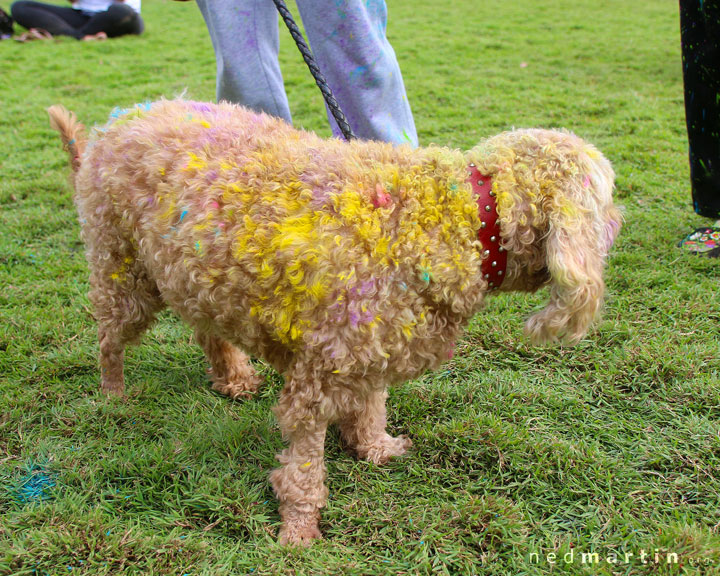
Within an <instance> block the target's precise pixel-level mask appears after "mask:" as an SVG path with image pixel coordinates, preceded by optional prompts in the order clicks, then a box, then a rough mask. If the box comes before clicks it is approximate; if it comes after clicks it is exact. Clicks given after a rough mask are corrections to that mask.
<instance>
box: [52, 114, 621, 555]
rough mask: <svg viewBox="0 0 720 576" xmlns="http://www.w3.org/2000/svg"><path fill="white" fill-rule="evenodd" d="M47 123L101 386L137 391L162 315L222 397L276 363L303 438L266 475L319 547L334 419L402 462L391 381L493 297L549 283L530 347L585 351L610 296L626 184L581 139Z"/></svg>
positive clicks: (282, 408) (288, 422)
mask: <svg viewBox="0 0 720 576" xmlns="http://www.w3.org/2000/svg"><path fill="white" fill-rule="evenodd" d="M49 113H50V117H51V123H52V125H53V127H54V128H56V129H57V130H59V131H60V133H61V135H62V139H63V142H64V144H65V147H66V148H67V149H68V150H69V152H70V158H71V164H72V168H73V178H72V179H73V183H74V187H75V203H76V204H77V208H78V212H79V215H80V221H81V223H82V232H83V237H84V240H85V242H86V244H87V258H88V261H89V265H90V270H91V276H90V283H91V291H90V298H91V300H92V303H93V305H94V307H95V313H96V317H97V322H98V325H99V327H98V331H99V340H100V364H101V367H102V389H103V390H104V391H105V392H112V393H116V394H122V393H123V388H124V384H123V351H124V349H125V346H126V345H127V344H129V343H131V342H133V341H135V340H137V339H138V338H139V337H140V335H141V334H142V333H143V332H144V331H145V330H146V329H147V327H148V326H149V325H150V324H151V322H152V320H153V318H154V316H155V314H156V313H157V312H158V311H159V310H160V309H161V308H163V307H164V306H169V307H170V308H172V309H173V310H174V311H175V312H177V313H178V314H180V315H181V316H182V317H183V318H184V319H185V320H186V321H187V322H188V323H189V324H190V325H191V326H192V327H193V328H194V330H195V333H196V336H197V340H198V342H199V343H200V344H201V346H202V347H203V348H204V350H205V353H206V355H207V357H208V360H209V361H210V365H211V368H212V378H213V381H214V384H213V388H214V389H215V390H218V391H219V392H222V393H224V394H227V395H229V396H232V397H233V398H237V397H240V396H245V395H248V394H250V393H252V392H254V391H255V390H256V389H257V387H258V384H259V379H258V377H257V376H256V375H255V372H254V370H253V368H252V366H251V365H250V364H249V362H248V357H247V356H246V353H251V354H256V355H257V356H260V357H262V358H265V359H266V360H267V361H268V362H270V363H271V364H272V366H274V367H275V368H276V369H277V370H278V371H279V372H280V373H282V374H283V376H284V378H285V386H284V388H283V390H282V392H281V394H280V398H279V402H278V405H277V407H276V408H275V414H276V415H277V419H278V422H279V424H280V428H281V430H282V433H283V435H284V437H285V438H286V439H287V440H288V441H289V447H288V448H287V449H285V450H284V451H283V452H282V454H281V455H280V456H279V460H280V463H281V467H280V468H278V469H277V470H275V471H273V472H272V474H271V475H270V481H271V482H272V485H273V487H274V490H275V493H276V494H277V497H278V498H279V500H280V514H281V516H282V520H283V525H282V528H281V531H280V540H281V541H282V542H293V543H300V542H307V541H309V540H311V539H313V538H317V537H319V536H320V531H319V529H318V521H319V517H320V509H321V508H322V507H323V506H324V505H325V501H326V497H327V489H326V488H325V486H324V479H325V466H324V462H323V450H324V448H323V444H324V441H325V432H326V429H327V426H328V424H330V423H332V422H337V423H338V425H339V427H340V430H341V433H342V436H343V438H344V439H345V441H346V442H347V443H348V444H349V445H350V446H351V447H352V448H353V449H354V450H355V451H356V452H357V454H358V455H359V456H360V457H362V458H366V459H368V460H371V461H373V462H376V463H382V462H386V461H387V460H388V459H389V458H391V457H393V456H399V455H401V454H403V453H404V452H405V451H406V450H407V449H408V447H409V446H410V441H409V440H408V439H406V438H403V437H400V438H393V437H391V436H390V435H388V434H387V432H386V431H385V427H386V413H385V399H386V396H387V393H386V390H387V388H388V386H390V385H391V384H395V383H399V382H402V381H404V380H407V379H409V378H413V377H416V376H418V375H420V374H422V373H423V372H424V371H426V370H428V369H432V368H435V367H437V366H438V365H439V364H440V363H442V362H443V361H444V360H447V359H448V357H449V356H451V355H452V350H453V346H454V343H455V341H456V340H457V338H458V336H459V334H460V331H461V329H462V328H463V326H464V324H465V323H466V321H467V320H468V319H469V318H470V317H471V316H472V315H473V314H474V313H475V312H477V311H478V310H479V308H480V306H481V304H482V301H483V298H484V296H485V294H486V293H487V292H488V291H489V290H490V289H491V284H494V285H495V287H498V286H499V287H500V289H501V290H526V291H527V290H530V291H531V290H536V289H537V288H539V287H541V286H543V285H546V284H549V285H550V287H551V288H550V303H549V304H548V306H547V307H546V308H545V309H543V310H542V311H540V312H538V313H537V314H535V315H534V316H532V317H531V318H530V319H529V320H528V322H527V324H526V329H527V332H528V333H529V334H530V335H531V336H532V337H533V339H534V340H535V341H550V340H556V339H559V338H562V339H564V340H566V341H570V342H574V341H577V340H578V339H580V338H581V337H582V336H583V335H584V334H585V333H586V331H587V329H588V326H589V325H590V323H591V321H592V320H593V318H594V317H595V316H596V313H597V311H598V308H599V307H600V305H601V300H602V296H603V291H604V284H603V279H602V271H603V267H604V261H605V258H606V256H607V253H608V250H609V248H610V246H611V245H612V242H613V239H614V237H615V235H616V233H617V231H618V229H619V223H620V220H621V217H620V214H619V213H618V211H617V210H616V209H615V208H614V207H613V204H612V198H611V194H612V188H613V172H612V169H611V167H610V164H609V163H608V162H607V160H606V159H605V158H604V157H603V156H602V155H601V154H600V153H599V152H598V151H597V150H596V149H595V148H593V147H592V146H591V145H589V144H587V143H585V142H583V141H582V140H581V139H579V138H577V137H576V136H574V135H572V134H570V133H567V132H555V131H546V130H524V131H514V132H507V133H504V134H501V135H499V136H497V137H494V138H490V139H489V140H486V141H484V142H483V143H481V144H480V145H479V146H477V147H475V148H473V149H472V150H470V151H469V152H467V153H462V152H458V151H454V150H449V149H446V148H439V147H435V148H433V147H431V148H421V149H416V150H413V149H411V148H410V147H406V146H400V147H393V146H391V145H389V144H384V143H379V142H359V141H353V142H349V143H347V142H343V141H340V140H323V139H321V138H319V137H318V136H316V135H314V134H310V133H306V132H302V131H299V130H295V129H293V128H292V126H290V125H288V124H286V123H284V122H282V121H280V120H277V119H274V118H272V117H270V116H266V115H262V114H255V113H253V112H250V111H248V110H246V109H244V108H241V107H237V106H232V105H229V104H221V105H217V106H216V105H210V104H203V103H196V102H187V101H181V100H177V101H162V102H158V103H154V104H152V105H150V104H147V105H143V106H137V107H135V108H134V109H131V110H123V111H116V112H114V113H113V116H114V117H115V118H111V122H110V123H109V124H108V125H107V126H105V127H104V128H102V129H99V130H97V133H96V134H95V135H94V136H93V138H92V142H91V143H89V144H87V145H86V139H85V136H84V131H83V128H82V125H80V124H79V123H78V122H77V121H76V120H75V117H74V116H73V115H72V114H70V113H68V112H67V111H65V110H64V109H62V108H61V107H58V106H54V107H52V108H51V109H50V110H49ZM486 192H487V193H488V194H487V197H484V199H483V200H482V201H480V202H479V204H478V197H477V195H478V194H480V195H482V194H485V193H486ZM488 218H489V220H488ZM495 218H497V223H496V224H493V220H494V219H495ZM493 225H495V226H496V227H497V228H496V230H497V231H496V232H493V231H492V229H493ZM486 228H490V234H492V235H491V236H490V237H487V238H485V237H483V236H482V235H481V236H480V237H479V236H478V233H479V231H481V232H482V231H483V230H484V229H486ZM501 283H502V284H501Z"/></svg>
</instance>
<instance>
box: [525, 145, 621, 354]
mask: <svg viewBox="0 0 720 576" xmlns="http://www.w3.org/2000/svg"><path fill="white" fill-rule="evenodd" d="M593 150H594V149H593ZM586 167H588V168H589V170H588V172H589V175H588V176H587V177H586V178H584V179H583V182H582V184H581V183H580V182H579V181H578V180H577V179H576V182H575V183H574V184H573V185H571V186H570V188H571V189H572V188H575V189H574V190H569V194H568V198H569V199H571V201H570V202H569V203H568V204H565V205H564V206H563V207H562V208H561V209H558V207H557V206H555V207H554V208H551V209H549V210H547V211H546V214H548V220H549V228H548V231H547V236H546V238H545V242H544V252H545V265H546V267H547V270H548V272H549V275H550V302H549V303H548V305H547V306H546V307H545V308H544V309H543V310H541V311H539V312H538V313H536V314H534V315H533V316H531V317H530V318H529V319H528V320H527V322H526V323H525V333H526V334H528V335H529V336H530V337H531V338H532V340H533V341H534V342H536V343H546V342H553V341H557V340H560V341H563V342H565V343H568V344H575V343H577V342H578V341H579V340H580V339H582V338H583V337H584V336H585V334H586V333H587V331H588V329H589V328H590V325H591V324H592V322H593V320H595V318H596V317H597V315H598V312H599V310H600V308H601V306H602V302H603V295H604V292H605V283H604V281H603V270H604V267H605V259H606V257H607V254H608V251H609V250H610V247H611V246H612V244H613V241H614V240H615V237H616V236H617V234H618V231H619V230H620V224H621V221H622V215H621V214H620V212H619V211H618V210H617V209H616V208H615V207H614V206H613V204H612V189H613V181H614V174H613V171H612V168H611V167H610V164H609V162H607V160H605V159H604V158H603V157H602V156H601V155H600V154H599V153H597V157H596V158H594V159H592V160H590V159H588V162H587V164H586ZM588 172H586V173H588Z"/></svg>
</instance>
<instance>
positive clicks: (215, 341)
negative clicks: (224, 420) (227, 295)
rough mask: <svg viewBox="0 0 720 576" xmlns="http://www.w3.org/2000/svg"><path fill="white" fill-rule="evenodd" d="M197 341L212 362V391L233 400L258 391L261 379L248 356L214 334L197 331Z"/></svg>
mask: <svg viewBox="0 0 720 576" xmlns="http://www.w3.org/2000/svg"><path fill="white" fill-rule="evenodd" d="M195 339H196V340H197V341H198V344H200V346H202V348H203V350H204V351H205V355H206V356H207V359H208V361H209V362H210V367H211V377H212V381H213V385H212V389H213V390H215V391H216V392H219V393H220V394H224V395H226V396H229V397H230V398H232V399H233V400H236V399H238V398H244V397H247V396H249V395H251V394H252V393H253V392H255V391H256V390H257V389H258V386H259V385H260V378H259V377H258V375H257V374H256V373H255V369H254V368H253V367H252V365H251V364H250V360H249V358H248V357H247V355H246V354H245V353H244V352H242V351H241V350H239V349H238V348H236V347H235V346H233V345H232V344H230V343H229V342H227V341H225V340H223V339H221V338H218V337H217V336H215V335H213V334H209V333H207V332H203V331H200V330H197V331H196V332H195Z"/></svg>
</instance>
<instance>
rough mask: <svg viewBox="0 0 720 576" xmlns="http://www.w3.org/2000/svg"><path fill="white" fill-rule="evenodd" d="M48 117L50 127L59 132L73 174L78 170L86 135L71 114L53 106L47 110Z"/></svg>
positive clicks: (56, 105)
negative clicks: (68, 156)
mask: <svg viewBox="0 0 720 576" xmlns="http://www.w3.org/2000/svg"><path fill="white" fill-rule="evenodd" d="M47 112H48V115H49V116H50V127H51V128H53V129H54V130H57V131H58V132H60V138H62V143H63V149H65V150H67V152H68V154H69V155H70V166H71V167H72V171H73V174H75V173H76V172H77V171H78V169H79V168H80V159H81V157H82V155H83V152H85V146H86V144H87V135H86V133H85V126H83V125H82V124H81V123H80V122H79V121H78V119H77V117H76V116H75V114H73V113H72V112H70V111H68V110H66V109H65V107H63V106H61V105H59V104H55V105H54V106H50V108H48V109H47Z"/></svg>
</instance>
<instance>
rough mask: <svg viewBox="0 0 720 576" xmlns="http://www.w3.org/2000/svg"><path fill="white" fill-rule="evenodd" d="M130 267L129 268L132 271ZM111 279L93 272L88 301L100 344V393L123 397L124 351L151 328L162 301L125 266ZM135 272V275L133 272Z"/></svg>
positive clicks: (151, 286) (143, 278) (142, 277)
mask: <svg viewBox="0 0 720 576" xmlns="http://www.w3.org/2000/svg"><path fill="white" fill-rule="evenodd" d="M134 267H135V266H134V265H133V264H130V266H129V268H134ZM120 270H121V273H118V272H114V273H112V274H111V275H110V277H106V276H105V275H101V274H100V273H99V272H98V271H93V273H92V275H91V277H90V284H91V289H90V294H89V296H90V300H91V302H92V303H93V305H94V308H95V317H96V319H97V323H98V340H99V342H100V369H101V371H102V382H101V389H102V391H103V392H105V393H106V394H116V395H118V396H122V394H123V393H124V391H125V382H124V377H123V363H124V356H125V347H126V346H127V345H128V344H132V343H134V342H136V341H137V340H139V339H140V337H141V336H142V334H143V333H144V332H145V330H147V328H148V327H149V326H150V324H152V322H153V320H154V319H155V315H156V314H157V312H158V311H159V310H160V309H162V308H163V301H162V298H161V297H160V293H159V292H158V289H157V286H156V285H155V282H154V281H152V280H150V279H149V278H147V276H145V274H144V273H139V274H138V273H135V274H133V272H132V271H131V270H129V269H128V266H126V267H125V268H123V267H122V266H121V268H120ZM135 272H137V271H135Z"/></svg>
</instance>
